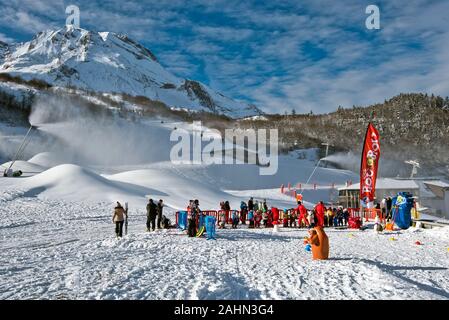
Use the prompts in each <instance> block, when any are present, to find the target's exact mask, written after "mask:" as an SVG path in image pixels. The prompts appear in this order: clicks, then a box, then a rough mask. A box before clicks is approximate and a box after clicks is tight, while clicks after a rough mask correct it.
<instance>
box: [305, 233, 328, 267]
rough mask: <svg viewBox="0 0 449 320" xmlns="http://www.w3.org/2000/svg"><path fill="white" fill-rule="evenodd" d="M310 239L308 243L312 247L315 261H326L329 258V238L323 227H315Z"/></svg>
mask: <svg viewBox="0 0 449 320" xmlns="http://www.w3.org/2000/svg"><path fill="white" fill-rule="evenodd" d="M309 233H310V237H309V238H307V240H306V242H307V243H310V244H311V245H312V257H313V260H326V259H328V258H329V238H328V237H327V235H326V233H325V232H324V229H323V227H315V228H314V229H312V230H310V231H309Z"/></svg>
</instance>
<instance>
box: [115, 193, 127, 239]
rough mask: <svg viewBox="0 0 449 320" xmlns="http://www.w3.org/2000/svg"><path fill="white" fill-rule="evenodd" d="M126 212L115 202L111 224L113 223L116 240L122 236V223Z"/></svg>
mask: <svg viewBox="0 0 449 320" xmlns="http://www.w3.org/2000/svg"><path fill="white" fill-rule="evenodd" d="M126 215H127V214H126V211H125V209H124V208H123V207H122V205H121V204H120V202H118V201H117V205H116V206H115V208H114V215H113V216H112V222H114V223H115V234H116V236H117V238H121V237H122V236H123V223H124V222H125V216H126Z"/></svg>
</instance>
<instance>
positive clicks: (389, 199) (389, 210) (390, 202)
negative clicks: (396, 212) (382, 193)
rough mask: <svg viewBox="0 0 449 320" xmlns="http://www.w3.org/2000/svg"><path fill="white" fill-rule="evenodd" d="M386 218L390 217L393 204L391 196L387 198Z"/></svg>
mask: <svg viewBox="0 0 449 320" xmlns="http://www.w3.org/2000/svg"><path fill="white" fill-rule="evenodd" d="M386 204H387V219H391V207H392V206H393V199H391V197H388V198H387V201H386Z"/></svg>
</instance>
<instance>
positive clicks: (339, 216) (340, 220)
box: [337, 207, 343, 226]
mask: <svg viewBox="0 0 449 320" xmlns="http://www.w3.org/2000/svg"><path fill="white" fill-rule="evenodd" d="M337 220H338V225H339V226H343V209H342V208H341V207H339V208H338V210H337Z"/></svg>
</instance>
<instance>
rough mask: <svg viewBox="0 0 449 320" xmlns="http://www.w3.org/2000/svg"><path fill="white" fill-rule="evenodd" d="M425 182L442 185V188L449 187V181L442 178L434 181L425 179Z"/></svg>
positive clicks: (437, 185) (436, 185)
mask: <svg viewBox="0 0 449 320" xmlns="http://www.w3.org/2000/svg"><path fill="white" fill-rule="evenodd" d="M424 183H425V184H427V185H431V186H435V187H440V188H444V189H446V188H448V189H449V183H447V182H444V181H441V180H433V181H424Z"/></svg>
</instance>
